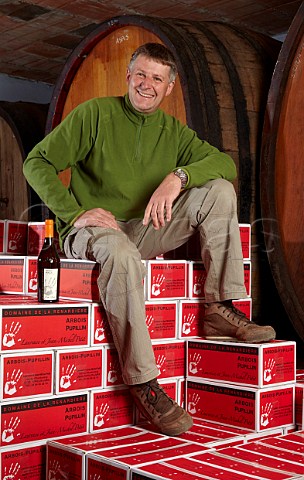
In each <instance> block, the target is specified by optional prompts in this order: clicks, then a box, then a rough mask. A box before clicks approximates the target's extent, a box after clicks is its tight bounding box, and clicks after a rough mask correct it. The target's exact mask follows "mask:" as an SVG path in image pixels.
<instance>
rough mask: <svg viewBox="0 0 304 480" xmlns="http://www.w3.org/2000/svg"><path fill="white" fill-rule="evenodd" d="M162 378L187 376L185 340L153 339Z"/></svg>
mask: <svg viewBox="0 0 304 480" xmlns="http://www.w3.org/2000/svg"><path fill="white" fill-rule="evenodd" d="M152 346H153V350H154V355H155V360H156V364H157V367H158V369H159V371H160V374H159V377H158V378H159V379H160V378H172V377H173V378H177V377H185V367H186V345H185V342H184V341H183V340H177V341H174V340H172V341H167V342H166V343H164V342H157V341H155V340H154V341H152Z"/></svg>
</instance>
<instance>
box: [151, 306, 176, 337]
mask: <svg viewBox="0 0 304 480" xmlns="http://www.w3.org/2000/svg"><path fill="white" fill-rule="evenodd" d="M146 324H147V327H148V330H149V334H150V337H151V339H152V340H162V339H168V340H172V339H176V338H177V302H176V301H171V302H170V301H161V302H160V301H157V302H156V301H154V302H152V301H151V302H148V301H146Z"/></svg>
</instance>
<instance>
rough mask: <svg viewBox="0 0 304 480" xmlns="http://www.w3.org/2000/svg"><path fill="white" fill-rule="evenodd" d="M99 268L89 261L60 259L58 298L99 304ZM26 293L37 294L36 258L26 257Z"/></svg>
mask: <svg viewBox="0 0 304 480" xmlns="http://www.w3.org/2000/svg"><path fill="white" fill-rule="evenodd" d="M99 272H100V266H99V265H98V264H97V263H95V262H91V261H89V260H70V259H63V258H61V259H60V298H61V299H65V300H78V301H88V302H99V301H100V298H99V291H98V286H97V278H98V276H99ZM26 293H27V294H31V293H37V257H27V275H26Z"/></svg>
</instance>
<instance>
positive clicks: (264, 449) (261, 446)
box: [240, 441, 304, 480]
mask: <svg viewBox="0 0 304 480" xmlns="http://www.w3.org/2000/svg"><path fill="white" fill-rule="evenodd" d="M286 443H289V447H291V448H283V446H284V445H282V444H281V446H280V447H279V446H278V445H275V446H273V445H269V444H267V443H264V442H263V441H257V442H251V443H248V444H246V445H242V447H240V448H241V449H242V450H244V452H246V453H248V452H252V453H255V454H257V455H258V456H259V457H262V456H263V457H264V456H268V457H272V458H275V459H277V460H278V461H280V462H286V465H288V466H289V464H290V465H292V466H300V467H302V468H304V456H303V453H300V452H296V451H295V450H293V446H294V445H293V443H292V442H288V441H285V444H286ZM285 446H286V445H285ZM287 471H288V470H287ZM300 478H301V477H300ZM301 480H302V479H301Z"/></svg>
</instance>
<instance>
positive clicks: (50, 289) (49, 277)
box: [43, 268, 58, 300]
mask: <svg viewBox="0 0 304 480" xmlns="http://www.w3.org/2000/svg"><path fill="white" fill-rule="evenodd" d="M43 273H44V275H43V299H44V300H56V299H57V279H58V268H45V269H44V270H43Z"/></svg>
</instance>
